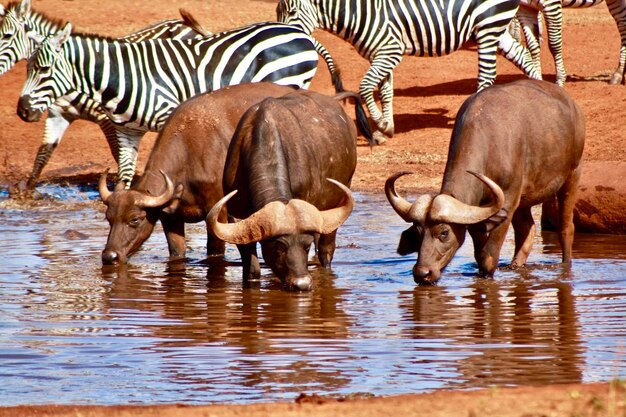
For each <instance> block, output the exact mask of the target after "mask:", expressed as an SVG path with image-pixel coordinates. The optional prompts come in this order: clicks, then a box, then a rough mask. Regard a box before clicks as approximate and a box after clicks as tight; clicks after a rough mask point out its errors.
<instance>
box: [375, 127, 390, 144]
mask: <svg viewBox="0 0 626 417" xmlns="http://www.w3.org/2000/svg"><path fill="white" fill-rule="evenodd" d="M385 142H387V138H386V137H385V135H384V134H383V133H382V132H380V131H378V130H376V131H375V132H374V134H373V143H374V144H375V145H383V144H384V143H385Z"/></svg>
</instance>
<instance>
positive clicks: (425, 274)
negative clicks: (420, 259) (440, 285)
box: [413, 264, 440, 285]
mask: <svg viewBox="0 0 626 417" xmlns="http://www.w3.org/2000/svg"><path fill="white" fill-rule="evenodd" d="M439 275H440V274H439V271H434V270H432V269H431V268H429V267H427V266H423V265H417V264H416V265H415V266H413V280H414V281H415V283H416V284H419V285H433V284H435V283H436V282H437V281H438V280H439Z"/></svg>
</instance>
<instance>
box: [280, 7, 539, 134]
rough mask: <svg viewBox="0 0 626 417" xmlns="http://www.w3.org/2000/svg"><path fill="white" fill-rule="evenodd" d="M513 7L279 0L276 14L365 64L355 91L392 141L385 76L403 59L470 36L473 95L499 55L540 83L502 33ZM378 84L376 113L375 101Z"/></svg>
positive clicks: (489, 77) (389, 80)
mask: <svg viewBox="0 0 626 417" xmlns="http://www.w3.org/2000/svg"><path fill="white" fill-rule="evenodd" d="M518 5H519V0H419V1H418V0H279V2H278V6H277V9H276V14H277V17H278V20H279V21H281V22H283V23H288V24H292V25H295V26H298V27H300V28H302V29H303V30H304V31H305V32H306V33H311V32H313V30H314V29H316V28H321V29H324V30H327V31H329V32H332V33H335V34H337V35H339V36H341V37H342V38H344V39H345V40H347V41H349V42H350V43H352V45H353V46H354V47H355V48H356V50H357V51H358V52H359V54H360V55H361V56H363V57H364V58H366V59H368V60H369V61H370V62H371V66H370V68H369V69H368V71H367V73H366V74H365V77H364V78H363V80H362V81H361V84H360V88H359V91H360V93H361V97H362V98H363V100H364V101H365V103H366V104H367V107H368V109H369V111H370V115H371V117H372V119H373V121H374V122H375V123H376V125H377V127H378V130H379V131H380V132H382V133H384V134H385V135H387V136H392V135H393V131H394V124H393V108H392V99H393V74H392V71H393V69H394V68H395V67H396V66H397V65H398V63H399V62H400V60H401V59H402V55H404V54H406V55H418V56H441V55H447V54H450V53H452V52H454V51H456V50H458V49H459V48H460V47H461V46H462V45H463V44H464V43H465V42H466V41H467V40H468V39H470V38H475V40H476V42H477V44H478V89H479V90H481V89H483V88H485V87H488V86H489V85H491V84H493V82H494V80H495V76H496V53H497V51H498V50H500V51H501V52H503V54H504V55H505V56H506V57H507V58H508V59H509V60H511V61H512V62H513V63H514V64H516V65H517V66H518V67H520V68H521V69H522V70H523V71H524V72H525V73H526V74H528V75H529V76H530V77H532V78H538V79H539V78H541V74H540V73H539V72H538V71H537V70H535V68H534V66H533V63H532V59H531V57H530V54H529V53H528V51H527V50H526V49H525V48H524V47H522V46H521V45H520V44H519V42H517V41H516V40H514V39H513V38H512V37H511V35H510V34H509V33H508V32H507V31H506V28H507V25H508V24H509V22H510V21H511V19H512V18H513V17H514V16H515V13H516V12H517V9H518ZM316 47H317V49H318V50H323V47H321V45H319V43H318V44H317V45H316ZM328 56H330V55H328ZM329 67H330V64H329ZM377 87H378V88H379V93H380V101H381V104H382V113H381V111H380V110H379V109H378V106H377V105H376V102H375V99H374V89H375V88H377ZM379 138H380V135H379Z"/></svg>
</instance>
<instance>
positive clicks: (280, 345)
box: [102, 258, 351, 395]
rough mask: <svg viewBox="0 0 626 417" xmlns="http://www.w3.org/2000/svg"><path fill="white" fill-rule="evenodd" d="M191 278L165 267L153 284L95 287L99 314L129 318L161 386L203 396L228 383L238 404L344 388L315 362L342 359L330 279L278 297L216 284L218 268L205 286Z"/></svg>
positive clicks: (110, 271)
mask: <svg viewBox="0 0 626 417" xmlns="http://www.w3.org/2000/svg"><path fill="white" fill-rule="evenodd" d="M200 270H202V268H198V269H197V268H196V267H193V266H190V265H189V264H188V263H186V262H171V263H169V264H168V266H167V271H166V273H163V272H155V276H150V275H149V274H147V273H146V268H145V266H144V267H140V266H139V265H119V266H115V267H111V266H108V265H107V266H104V267H103V273H102V278H103V279H104V281H105V282H110V284H109V285H108V288H109V290H108V291H106V292H104V293H102V297H103V303H104V305H105V306H106V311H110V312H115V313H114V314H115V316H116V318H117V319H118V321H117V323H120V322H122V323H125V319H126V318H127V317H136V319H134V320H132V323H130V324H131V325H132V326H131V327H132V329H133V331H134V332H135V333H137V334H140V335H145V336H146V337H147V339H145V342H142V346H143V347H140V348H139V349H138V351H139V353H141V351H142V350H144V349H145V350H146V351H147V353H148V354H149V355H155V354H156V355H159V370H160V372H162V373H163V374H164V375H168V378H172V380H175V381H176V382H179V383H195V384H198V385H197V386H199V387H205V386H206V389H207V390H216V389H221V388H219V387H220V386H221V387H222V388H223V387H224V386H229V382H228V381H236V385H237V386H239V387H241V390H242V391H247V392H246V393H245V395H251V393H250V390H251V389H252V390H253V392H255V391H254V390H264V391H271V390H281V389H287V390H290V389H292V388H293V387H294V386H295V387H307V386H310V387H311V389H315V387H319V386H324V387H328V388H329V389H331V390H332V389H333V388H335V389H341V388H342V387H343V386H345V385H347V384H348V383H349V382H350V375H349V373H347V372H345V370H344V369H343V368H342V367H340V366H338V364H337V361H336V360H328V356H326V355H323V354H322V353H324V352H326V353H328V352H329V351H331V352H330V353H331V354H332V357H333V358H338V357H341V356H342V355H349V348H348V346H347V344H348V341H349V339H348V332H349V328H350V327H351V318H350V316H349V315H348V314H346V312H345V311H344V310H343V308H342V306H343V304H344V303H345V301H344V297H345V291H344V290H342V289H339V288H336V287H335V286H334V282H335V280H334V279H333V276H332V274H331V273H329V271H327V270H325V269H323V268H317V269H314V270H312V275H313V276H314V277H315V280H316V285H315V288H314V289H313V290H312V291H310V292H307V293H285V292H283V291H276V290H275V288H276V285H275V284H274V283H267V287H266V286H265V285H264V286H263V287H262V288H257V289H248V288H242V286H241V283H240V282H239V280H238V279H229V278H228V277H227V276H225V275H224V273H225V264H224V263H223V261H222V260H221V259H220V258H214V259H211V262H210V267H209V269H208V270H207V274H206V277H205V276H202V275H201V274H199V273H198V272H199V271H200ZM139 317H141V319H139ZM119 326H122V325H121V324H118V329H120V327H119ZM180 355H183V356H185V357H186V358H187V359H184V360H180ZM188 355H189V356H188ZM189 357H191V358H194V357H202V360H200V361H194V360H193V359H192V360H189ZM295 362H297V365H295V364H294V363H295ZM216 363H219V364H220V367H216V366H215V365H216ZM294 369H297V370H298V371H297V372H295V371H294ZM215 379H219V382H218V388H216V386H215V382H213V381H214V380H215ZM275 382H277V383H279V385H278V386H277V385H276V384H275ZM257 394H258V393H257ZM220 395H223V393H221V394H220ZM233 395H235V394H234V393H233Z"/></svg>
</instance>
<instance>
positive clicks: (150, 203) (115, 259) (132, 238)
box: [98, 171, 179, 264]
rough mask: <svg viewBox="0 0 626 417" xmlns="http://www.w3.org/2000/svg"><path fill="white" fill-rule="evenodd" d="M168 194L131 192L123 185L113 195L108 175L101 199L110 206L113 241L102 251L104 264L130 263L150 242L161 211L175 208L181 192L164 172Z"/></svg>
mask: <svg viewBox="0 0 626 417" xmlns="http://www.w3.org/2000/svg"><path fill="white" fill-rule="evenodd" d="M161 174H162V175H163V179H164V180H165V190H164V191H163V192H162V193H161V194H160V195H156V196H153V195H150V194H148V193H146V192H144V191H137V190H132V189H131V190H127V189H125V187H124V183H123V182H120V183H118V184H117V186H116V187H115V189H114V191H113V192H111V191H110V190H109V189H108V187H107V184H106V175H107V172H105V173H104V174H102V176H101V177H100V182H99V184H98V190H99V191H100V197H101V198H102V201H103V202H104V204H106V206H107V210H106V218H107V221H108V222H109V225H110V230H109V237H108V239H107V243H106V246H105V247H104V250H103V251H102V263H103V264H117V263H126V262H127V261H128V257H130V256H131V255H132V254H133V253H135V252H136V251H137V250H138V249H139V248H140V247H141V245H142V244H143V242H145V241H146V239H148V237H149V236H150V234H151V233H152V230H153V229H154V225H155V223H156V221H157V220H158V219H159V216H160V214H161V211H163V210H167V209H168V208H169V207H170V206H172V207H174V206H175V202H177V201H178V200H177V199H178V198H179V195H178V194H179V192H178V191H179V190H175V189H174V184H173V183H172V180H170V178H169V177H168V176H167V174H165V173H164V172H163V171H161Z"/></svg>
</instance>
